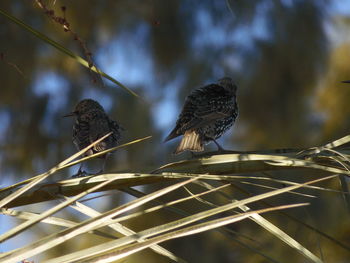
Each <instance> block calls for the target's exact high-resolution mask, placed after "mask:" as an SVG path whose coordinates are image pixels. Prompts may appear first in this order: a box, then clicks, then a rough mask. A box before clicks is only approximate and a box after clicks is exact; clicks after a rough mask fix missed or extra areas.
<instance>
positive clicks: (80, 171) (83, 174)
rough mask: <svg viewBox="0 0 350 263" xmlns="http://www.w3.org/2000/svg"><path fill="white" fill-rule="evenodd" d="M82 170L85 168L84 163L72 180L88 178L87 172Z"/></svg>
mask: <svg viewBox="0 0 350 263" xmlns="http://www.w3.org/2000/svg"><path fill="white" fill-rule="evenodd" d="M82 168H83V163H81V164H80V166H79V170H78V172H77V173H76V174H74V175H72V178H77V177H84V176H88V175H89V174H88V173H87V172H85V171H83V169H82Z"/></svg>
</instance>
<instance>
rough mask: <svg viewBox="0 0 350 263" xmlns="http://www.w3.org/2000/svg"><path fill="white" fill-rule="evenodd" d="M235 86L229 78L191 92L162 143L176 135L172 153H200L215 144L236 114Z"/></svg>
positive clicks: (231, 123)
mask: <svg viewBox="0 0 350 263" xmlns="http://www.w3.org/2000/svg"><path fill="white" fill-rule="evenodd" d="M236 90H237V86H236V85H235V84H234V83H233V81H232V79H231V78H228V77H225V78H222V79H220V80H219V81H218V83H217V84H209V85H207V86H204V87H201V88H199V89H196V90H194V91H192V92H191V94H190V95H189V96H187V98H186V100H185V105H184V106H183V109H182V112H181V113H180V115H179V118H178V120H177V122H176V126H175V128H174V129H173V130H172V131H171V132H170V134H169V135H168V137H167V138H166V139H165V141H169V140H171V139H174V138H176V137H178V136H180V135H183V138H182V140H181V142H180V145H179V146H178V147H177V149H176V151H175V154H178V153H181V152H183V151H185V150H189V151H191V152H200V151H203V150H204V145H205V144H207V143H209V142H210V141H213V142H214V143H215V144H216V145H217V147H218V149H219V150H223V149H222V148H221V147H220V145H219V144H218V143H217V142H216V139H218V138H219V137H220V136H221V135H222V134H224V133H225V132H226V131H227V130H228V129H229V128H230V127H231V126H232V125H233V123H234V122H235V120H236V118H237V115H238V106H237V102H236Z"/></svg>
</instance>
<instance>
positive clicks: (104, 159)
mask: <svg viewBox="0 0 350 263" xmlns="http://www.w3.org/2000/svg"><path fill="white" fill-rule="evenodd" d="M107 156H108V154H106V155H105V156H104V157H103V163H102V168H101V170H100V171H99V172H98V173H97V174H102V173H103V172H104V171H105V167H106V161H107Z"/></svg>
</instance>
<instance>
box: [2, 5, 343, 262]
mask: <svg viewBox="0 0 350 263" xmlns="http://www.w3.org/2000/svg"><path fill="white" fill-rule="evenodd" d="M44 2H45V3H46V4H47V5H48V7H49V8H50V9H53V10H54V11H55V14H57V15H58V16H63V13H62V10H61V7H62V6H65V7H66V11H65V16H66V19H67V21H68V22H69V23H70V26H71V28H72V29H73V30H74V31H75V32H76V33H77V34H78V35H79V36H80V37H81V38H82V39H83V40H84V41H85V43H86V45H87V47H88V48H89V50H90V51H91V53H92V58H93V59H94V62H95V63H96V64H97V65H98V66H99V67H101V68H102V69H103V70H104V71H105V72H106V73H109V74H111V75H112V76H113V77H114V78H116V79H117V80H118V81H121V82H122V83H123V84H125V85H126V86H127V87H128V88H131V89H133V90H135V91H137V92H138V94H141V96H142V97H143V100H138V99H135V98H134V97H132V96H130V95H129V94H127V93H126V92H125V91H124V90H122V89H120V88H118V87H116V86H115V85H114V84H113V85H112V84H111V83H110V82H108V81H105V85H104V86H101V85H98V83H95V82H94V77H93V76H92V75H91V74H90V73H89V71H88V70H87V69H85V68H83V67H82V66H81V65H79V64H78V63H76V62H75V61H74V60H72V59H71V58H69V57H67V56H65V55H64V54H62V53H60V52H59V51H57V50H55V49H54V48H53V47H51V46H48V45H47V44H46V43H44V42H43V41H40V39H37V38H35V37H34V36H32V35H30V34H29V33H28V32H26V31H24V30H23V29H22V28H20V27H18V26H17V25H15V24H13V23H12V22H11V21H9V20H7V19H6V18H4V17H0V36H1V39H2V41H1V44H0V53H1V59H0V74H1V80H2V85H1V91H0V122H1V123H2V124H1V127H0V149H1V151H0V165H1V166H0V168H1V170H0V173H1V174H2V180H4V177H6V178H14V177H17V178H16V179H15V180H17V179H18V178H19V177H28V176H31V175H33V174H36V173H39V172H42V171H44V170H46V169H48V168H49V167H52V166H53V165H55V164H57V163H58V162H59V161H61V160H63V159H65V157H67V156H69V155H71V154H72V153H73V152H74V151H75V148H74V147H73V144H72V142H71V127H72V124H73V123H72V121H71V120H66V119H63V118H61V117H62V115H64V114H66V113H67V112H70V111H71V109H72V108H73V107H74V105H75V104H76V103H77V101H79V100H80V99H82V98H85V97H94V98H95V99H97V100H99V101H100V102H101V104H102V105H104V106H105V107H106V109H107V111H108V112H109V113H110V115H111V116H112V118H114V119H116V120H119V121H120V123H121V124H122V125H123V126H124V127H125V129H126V131H125V135H124V141H128V140H132V139H133V138H138V137H143V136H147V135H153V139H152V141H150V142H146V143H143V144H140V145H135V146H131V147H130V148H127V149H125V150H122V151H120V152H117V153H115V154H114V155H113V156H112V157H111V158H110V159H109V163H108V164H107V168H108V169H111V170H118V171H128V170H132V171H136V170H144V171H145V170H148V171H150V170H152V168H154V167H155V166H157V165H160V164H161V163H163V162H165V161H169V160H173V159H174V157H173V156H171V152H172V151H173V148H174V144H172V143H170V144H167V145H164V144H162V143H161V141H162V138H163V137H164V135H165V134H166V133H167V132H169V131H170V130H171V128H172V125H173V124H171V125H170V126H169V127H167V128H166V129H164V128H159V126H158V125H157V124H158V122H159V120H157V118H159V114H158V115H157V114H154V111H153V110H154V108H153V107H154V106H155V105H156V104H158V103H160V102H162V101H164V100H165V99H166V98H168V93H175V94H176V96H177V97H178V102H176V103H177V109H176V112H164V113H163V115H164V116H166V117H164V118H169V119H172V118H173V119H174V118H175V117H176V114H177V113H178V111H179V110H180V107H181V105H182V103H183V98H184V97H185V96H186V94H188V92H189V91H190V90H191V89H192V88H194V87H198V86H200V85H203V84H206V83H210V82H213V81H216V80H217V79H218V78H220V77H222V76H224V75H228V76H232V77H233V78H234V79H235V80H236V81H237V83H238V86H239V91H238V92H239V95H238V96H239V98H238V103H239V107H240V115H239V118H238V121H237V123H236V124H235V126H234V129H233V132H228V134H227V135H226V136H225V138H224V139H223V140H226V143H227V144H229V145H231V146H232V147H233V145H234V148H239V149H242V150H248V149H250V150H251V149H261V148H283V147H293V148H298V147H308V146H310V145H313V144H315V145H317V144H318V145H319V144H324V143H325V142H327V141H330V140H333V139H335V138H337V137H340V136H343V135H345V134H347V133H349V130H350V121H349V118H348V116H349V112H350V104H349V103H348V100H349V96H350V94H349V92H350V84H341V83H340V81H341V80H345V79H350V70H349V69H350V53H349V43H350V40H349V38H346V34H344V33H346V32H347V33H349V31H348V28H349V27H350V23H349V20H350V18H349V14H350V11H349V9H350V3H349V2H348V1H344V10H347V12H345V13H347V14H348V15H341V14H340V13H337V12H335V11H334V8H333V6H334V5H335V2H339V1H336V0H333V1H332V0H257V1H245V0H235V1H234V0H227V1H209V0H203V1H196V2H193V1H188V0H187V1H186V0H185V1H178V0H168V1H162V0H146V1H140V0H138V1H126V0H118V1H108V0H98V1H97V0H94V1H88V2H86V1H81V0H80V1H77V0H76V1H68V0H56V1H51V0H50V1H44ZM0 8H1V9H2V10H4V11H6V12H8V13H10V14H12V15H14V16H15V17H17V18H18V19H21V20H22V21H24V22H25V23H27V24H29V25H31V26H32V27H34V28H35V29H37V30H39V31H40V32H42V33H44V34H45V35H47V36H49V37H51V38H52V39H54V40H55V41H57V42H59V43H60V44H62V45H64V46H65V47H66V48H68V49H70V50H72V51H73V52H75V53H76V54H78V55H81V56H83V57H84V55H85V54H84V52H83V51H82V49H81V47H80V46H79V43H77V41H75V40H74V39H73V38H72V36H71V35H70V34H68V33H67V32H65V31H64V30H63V28H62V26H60V25H59V24H57V23H55V22H54V21H52V20H51V19H50V18H49V17H48V16H47V15H45V13H44V11H43V10H42V9H40V8H39V7H38V5H37V4H36V1H1V3H0ZM339 21H341V22H339ZM131 44H132V47H135V52H136V51H137V50H144V51H145V52H146V57H138V56H137V55H136V56H129V55H130V54H131V53H130V51H128V48H129V45H131ZM113 45H117V48H118V49H119V50H118V52H119V53H117V54H124V53H125V54H126V56H128V57H125V56H124V57H123V56H121V55H115V56H113V54H114V53H113V52H112V49H113ZM136 49H137V50H136ZM100 57H108V58H109V60H108V61H109V62H111V65H108V64H100V61H101V60H102V59H101V58H100ZM106 61H107V60H106ZM118 61H121V62H119V63H123V62H124V63H125V66H124V65H121V66H120V67H121V68H123V70H120V68H118V70H115V63H117V62H118ZM149 62H150V63H149ZM118 65H119V64H118ZM132 66H134V67H135V68H138V72H137V74H136V78H138V79H144V81H141V82H138V81H136V80H135V79H134V78H135V74H133V75H131V74H130V75H128V72H129V71H130V72H132V71H133V69H132ZM118 67H119V66H118ZM129 67H130V68H129ZM148 67H151V69H150V68H148ZM149 72H151V73H152V75H147V74H148V73H149ZM174 83H176V85H174ZM175 89H176V90H175ZM227 147H228V146H227ZM176 158H177V159H182V158H184V157H183V156H180V157H176ZM277 175H280V174H276V176H277ZM308 175H310V174H308ZM65 176H68V174H66V175H65ZM287 176H288V175H287ZM310 176H312V174H311V175H310ZM289 177H290V176H289ZM294 179H295V178H294ZM2 183H3V182H2ZM254 189H256V188H254ZM331 200H332V201H329V199H321V200H318V201H317V202H319V205H318V206H317V205H316V207H318V209H322V213H327V222H330V224H329V225H327V226H324V225H322V229H323V230H325V231H329V232H330V233H334V234H335V235H337V236H338V238H339V239H341V238H342V237H341V236H343V233H349V224H345V225H343V224H338V223H339V220H340V219H341V218H342V216H344V217H343V218H342V219H343V220H347V218H346V217H345V215H344V211H343V210H344V207H343V203H342V202H341V200H339V198H338V199H336V198H332V199H331ZM328 202H330V203H328ZM332 202H337V205H336V206H332ZM327 209H329V210H327ZM339 210H341V211H339ZM313 212H315V211H313ZM338 213H339V215H341V216H337V215H338ZM299 216H300V215H299ZM325 220H326V219H325ZM328 220H329V221H328ZM347 221H348V220H347ZM138 223H140V222H138ZM246 225H247V226H246ZM287 227H288V228H289V227H291V229H294V230H295V231H296V232H298V231H300V230H298V229H296V226H287V225H286V228H287ZM327 227H329V228H327ZM257 228H258V227H256V226H253V227H252V224H249V225H248V224H247V223H243V224H242V229H244V231H245V232H246V233H247V231H251V233H249V234H251V235H252V236H255V237H256V239H258V237H259V242H261V244H262V245H261V246H262V247H264V248H265V249H267V250H270V249H271V248H273V249H274V251H276V258H283V253H286V252H285V251H286V250H285V249H287V248H285V247H282V248H281V245H280V244H279V243H273V240H272V239H271V238H270V237H268V236H267V235H266V233H264V232H261V235H262V236H260V234H257V233H256V232H257ZM250 229H253V230H250ZM203 236H205V237H206V239H201V238H198V237H197V236H194V237H190V238H188V241H189V242H190V244H191V245H192V246H193V247H191V251H192V252H193V254H192V255H190V259H193V260H198V262H199V261H200V262H213V258H212V256H213V255H214V254H213V253H218V254H220V262H248V261H249V262H264V260H265V259H263V258H260V257H259V256H257V255H255V254H252V253H251V251H249V250H247V251H246V250H244V249H242V248H241V247H239V246H236V245H235V244H232V243H231V242H230V243H226V241H225V240H226V239H223V238H222V236H220V237H218V236H216V234H211V233H206V234H204V235H203ZM212 236H214V237H212ZM343 237H344V236H343ZM344 238H345V239H346V236H345V237H344ZM209 239H210V241H209ZM305 242H309V241H308V240H306V241H305ZM312 242H314V243H315V244H314V245H315V247H317V246H318V244H317V242H316V241H315V240H313V241H312ZM169 244H170V245H174V246H175V247H176V250H180V252H179V254H180V255H181V256H182V254H181V253H184V251H186V250H188V248H189V246H188V244H187V243H186V244H185V243H182V240H181V241H172V242H169ZM272 244H273V245H272ZM181 245H182V246H181ZM321 246H322V244H321ZM233 247H234V248H233ZM322 248H323V249H326V250H327V251H324V253H325V254H327V256H328V257H329V258H334V259H335V254H337V255H339V254H340V256H339V262H340V261H341V260H342V256H341V255H343V254H341V253H343V251H342V252H339V253H338V250H336V249H334V250H333V249H331V248H328V247H327V246H325V245H324V246H322ZM332 248H333V247H332ZM242 250H243V251H242ZM181 251H182V252H181ZM199 251H200V253H199ZM143 253H144V252H143ZM149 254H151V253H149ZM208 254H210V256H208ZM277 254H279V255H277ZM140 255H141V254H140ZM152 256H154V255H152ZM152 256H151V257H152ZM154 257H155V258H156V259H157V260H159V262H162V261H161V260H165V259H160V257H158V256H154ZM250 257H251V258H250ZM215 258H216V259H217V258H218V257H215ZM153 259H154V258H153ZM199 259H200V260H199ZM296 259H300V256H298V255H294V254H293V257H292V256H291V259H290V260H291V261H290V262H298V261H297V260H296ZM135 262H137V261H135ZM149 262H152V261H149ZM164 262H165V261H164ZM192 262H194V261H192ZM333 262H336V261H333Z"/></svg>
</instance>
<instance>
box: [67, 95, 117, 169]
mask: <svg viewBox="0 0 350 263" xmlns="http://www.w3.org/2000/svg"><path fill="white" fill-rule="evenodd" d="M66 116H75V117H76V120H75V123H74V125H73V143H74V145H75V146H76V148H77V149H78V150H82V149H84V148H85V147H87V146H88V145H90V144H91V143H93V142H94V141H96V140H98V139H99V138H101V137H103V136H104V135H106V134H108V133H110V132H113V133H112V134H111V135H110V136H108V137H107V138H106V139H104V140H103V141H101V142H99V143H98V144H96V145H95V146H94V147H92V148H91V149H90V150H88V151H87V152H85V154H84V155H85V156H88V155H91V154H93V153H97V152H101V151H104V150H107V149H109V148H112V147H115V146H117V145H118V143H119V140H120V137H121V129H122V128H121V127H120V126H119V125H118V123H117V122H116V121H114V120H111V119H110V118H109V117H108V115H107V114H106V112H105V111H104V109H103V107H102V106H101V105H100V104H99V103H98V102H97V101H94V100H92V99H84V100H82V101H80V102H79V103H78V104H77V105H76V106H75V109H74V111H73V112H72V113H71V114H69V115H66ZM103 157H104V158H105V156H103ZM102 170H103V169H102Z"/></svg>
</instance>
